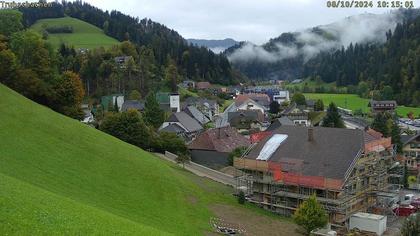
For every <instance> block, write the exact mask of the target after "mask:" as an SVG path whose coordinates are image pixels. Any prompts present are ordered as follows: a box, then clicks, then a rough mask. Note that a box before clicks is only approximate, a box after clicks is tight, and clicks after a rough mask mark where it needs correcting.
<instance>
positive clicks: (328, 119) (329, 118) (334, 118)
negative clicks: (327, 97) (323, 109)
mask: <svg viewBox="0 0 420 236" xmlns="http://www.w3.org/2000/svg"><path fill="white" fill-rule="evenodd" d="M322 126H323V127H334V128H345V125H344V121H343V119H341V115H340V113H339V112H338V109H337V106H336V105H335V104H334V103H333V102H332V103H330V105H329V106H328V109H327V115H326V116H325V117H324V119H323V120H322Z"/></svg>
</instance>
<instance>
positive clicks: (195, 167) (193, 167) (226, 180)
mask: <svg viewBox="0 0 420 236" xmlns="http://www.w3.org/2000/svg"><path fill="white" fill-rule="evenodd" d="M165 157H166V158H168V159H170V160H173V161H175V159H176V158H177V155H175V154H173V153H170V152H168V151H166V152H165ZM185 168H186V169H188V170H190V171H192V172H193V173H195V174H197V175H199V176H206V177H208V178H210V179H213V180H215V181H218V182H220V183H223V184H227V185H230V186H232V187H234V186H235V183H236V181H235V178H234V177H233V176H231V175H228V174H225V173H222V172H219V171H217V170H213V169H210V168H208V167H206V166H203V165H200V164H197V163H194V162H192V161H191V162H189V163H187V164H185Z"/></svg>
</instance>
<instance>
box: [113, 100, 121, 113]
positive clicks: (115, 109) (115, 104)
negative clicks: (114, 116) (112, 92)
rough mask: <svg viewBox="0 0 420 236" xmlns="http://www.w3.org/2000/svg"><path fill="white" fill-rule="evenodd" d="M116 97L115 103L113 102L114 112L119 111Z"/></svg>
mask: <svg viewBox="0 0 420 236" xmlns="http://www.w3.org/2000/svg"><path fill="white" fill-rule="evenodd" d="M117 101H118V99H117V98H115V103H114V112H119V110H120V109H119V108H118V102H117Z"/></svg>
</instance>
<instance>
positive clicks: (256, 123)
mask: <svg viewBox="0 0 420 236" xmlns="http://www.w3.org/2000/svg"><path fill="white" fill-rule="evenodd" d="M228 122H229V124H230V126H232V127H234V128H236V129H237V130H238V131H239V132H240V133H243V132H248V133H255V132H259V131H261V130H262V123H263V122H264V114H263V113H262V112H261V111H259V110H239V111H235V112H229V113H228Z"/></svg>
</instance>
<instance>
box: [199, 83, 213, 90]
mask: <svg viewBox="0 0 420 236" xmlns="http://www.w3.org/2000/svg"><path fill="white" fill-rule="evenodd" d="M195 88H196V89H198V90H206V89H210V88H211V84H210V82H197V83H195Z"/></svg>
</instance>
